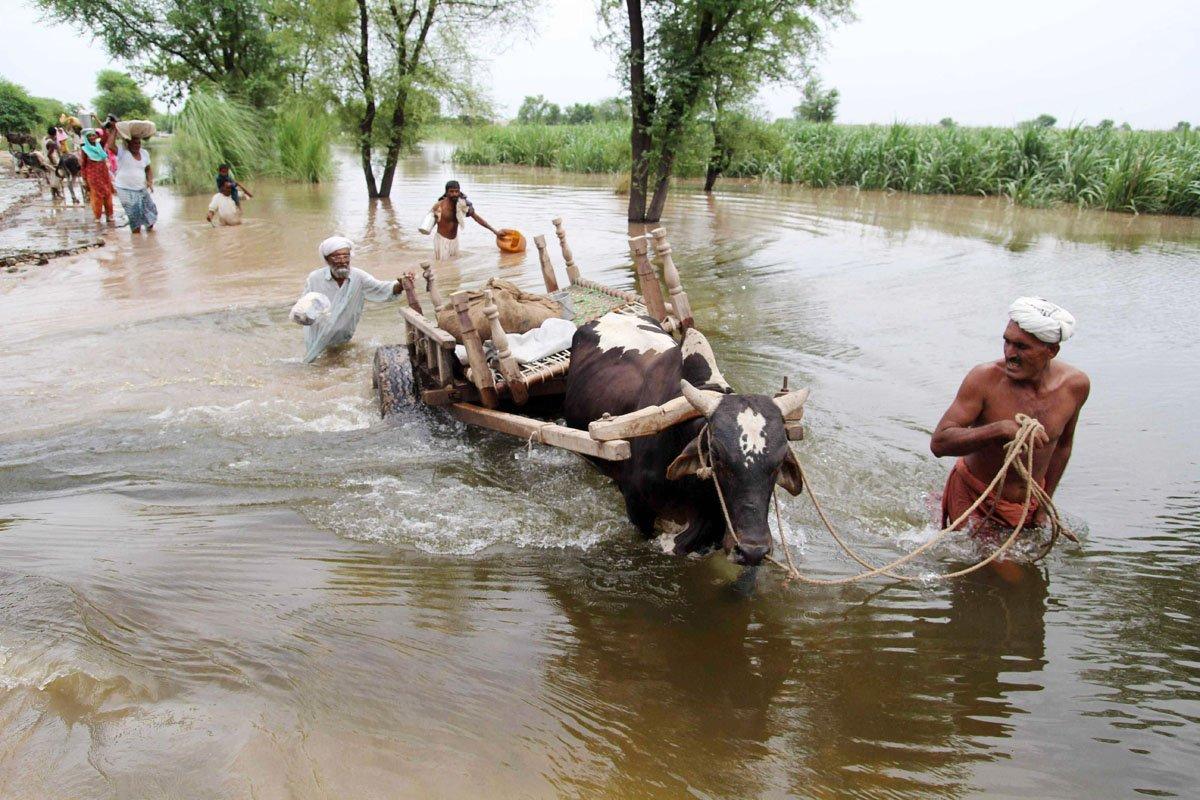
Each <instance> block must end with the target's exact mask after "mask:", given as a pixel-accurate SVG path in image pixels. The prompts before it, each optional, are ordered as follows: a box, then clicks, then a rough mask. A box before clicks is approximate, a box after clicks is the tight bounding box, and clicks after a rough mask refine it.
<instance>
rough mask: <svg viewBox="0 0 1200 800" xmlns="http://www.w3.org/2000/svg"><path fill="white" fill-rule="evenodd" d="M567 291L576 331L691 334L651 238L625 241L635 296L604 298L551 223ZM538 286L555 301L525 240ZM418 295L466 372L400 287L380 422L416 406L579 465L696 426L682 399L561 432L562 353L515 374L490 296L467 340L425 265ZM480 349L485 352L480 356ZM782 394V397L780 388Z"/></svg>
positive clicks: (543, 251)
mask: <svg viewBox="0 0 1200 800" xmlns="http://www.w3.org/2000/svg"><path fill="white" fill-rule="evenodd" d="M553 224H554V228H555V233H556V234H557V236H558V241H559V246H560V249H561V251H562V258H563V261H564V262H565V267H566V274H567V280H568V285H567V286H566V287H565V291H566V292H567V295H568V296H569V298H570V301H571V306H572V309H573V315H572V321H573V322H574V323H575V324H576V325H577V326H582V325H583V324H584V323H586V322H589V321H591V320H593V319H596V318H598V317H600V316H603V315H604V314H607V313H609V312H610V311H616V312H618V313H628V314H637V315H649V316H651V317H654V318H655V319H657V320H658V321H659V323H660V324H661V325H662V326H663V328H664V329H666V330H667V331H668V332H673V333H678V334H680V335H682V332H683V331H684V330H685V329H687V328H688V327H690V326H691V325H692V312H691V306H690V305H689V303H688V296H687V293H686V292H685V291H684V290H683V286H682V285H681V283H680V278H679V271H678V269H677V268H676V267H675V262H674V260H673V258H672V255H671V244H670V242H669V241H668V240H667V232H666V231H665V230H664V229H663V228H657V229H655V230H653V231H652V232H651V233H649V234H647V235H644V236H636V237H633V238H631V239H630V240H629V247H630V251H631V253H632V255H633V261H634V266H635V268H636V271H637V280H638V288H639V290H640V292H631V291H625V290H621V289H613V288H611V287H608V286H605V285H603V284H601V283H598V282H596V281H593V280H589V279H588V278H585V277H583V275H582V274H581V272H580V269H579V266H578V265H577V264H576V263H575V260H574V257H573V255H572V253H571V248H570V246H569V245H568V244H567V234H566V231H565V229H564V228H563V223H562V219H561V218H556V219H554V220H553ZM533 241H534V244H535V245H536V246H537V250H538V259H539V262H540V264H541V271H542V279H543V281H544V283H545V286H546V292H547V294H554V293H556V292H559V291H560V286H559V282H558V276H557V274H556V273H555V269H554V265H553V263H552V262H551V258H550V253H549V251H548V249H547V246H546V237H545V236H535V237H534V240H533ZM651 246H653V249H654V253H655V254H656V255H657V257H658V259H659V261H660V262H661V264H662V282H663V283H665V284H666V288H667V293H666V296H665V297H664V294H663V290H662V285H661V284H660V278H659V275H658V274H657V273H656V272H655V269H654V265H653V264H652V263H651V260H650V247H651ZM421 270H422V274H423V277H424V279H425V288H426V291H427V293H428V295H429V298H430V299H431V300H432V302H433V304H434V312H435V318H436V312H437V311H438V310H444V309H445V308H446V307H447V306H448V307H452V308H453V309H454V312H455V313H456V314H457V319H458V323H459V326H460V329H461V334H462V346H463V347H464V348H465V349H466V353H467V363H466V364H465V365H464V364H462V363H461V362H460V360H459V358H458V356H457V355H456V354H455V345H457V344H459V342H458V341H457V340H456V339H455V337H454V336H453V335H451V334H450V333H449V332H447V331H446V330H444V329H442V328H440V327H439V326H438V325H437V323H436V322H435V321H434V320H431V319H429V318H428V317H426V316H425V314H424V311H423V309H422V307H421V303H420V301H419V300H418V298H417V293H416V287H415V286H414V282H413V279H412V278H411V277H406V278H404V279H403V283H404V289H405V294H406V298H407V302H408V307H407V308H402V309H401V310H400V315H401V316H402V317H403V319H404V322H405V339H404V341H405V345H404V346H403V347H400V346H387V347H381V348H379V349H378V350H377V351H376V354H375V368H374V374H373V381H374V384H375V387H376V389H377V390H378V392H379V400H380V406H381V410H382V411H383V413H384V414H385V415H386V414H387V413H388V412H389V411H390V410H391V409H392V408H395V407H397V406H398V405H402V404H404V403H405V402H410V401H412V400H418V401H420V402H422V403H424V404H426V405H429V406H434V407H442V408H445V409H446V410H447V411H449V413H450V414H452V415H453V416H454V417H455V418H457V419H458V420H460V421H462V422H464V423H466V424H468V425H475V426H478V427H482V428H488V429H490V430H494V431H499V432H501V433H507V434H509V435H512V436H516V437H519V438H521V439H525V440H527V441H536V442H540V443H542V444H547V445H552V446H554V447H560V448H563V449H565V450H571V451H573V452H576V453H580V454H582V455H586V456H592V457H595V458H600V459H605V460H609V461H620V460H623V459H627V458H629V456H630V448H629V441H628V440H629V439H630V438H632V437H635V436H645V435H649V434H653V433H657V432H659V431H661V430H663V429H665V428H667V427H670V426H671V425H674V424H676V423H678V422H682V421H684V420H688V419H693V418H695V417H697V416H699V412H697V411H696V410H695V409H694V408H693V407H692V406H691V405H690V404H689V403H688V402H687V400H686V399H685V398H683V397H679V398H676V399H674V400H671V401H670V402H668V403H665V404H663V405H661V406H651V407H649V408H644V409H641V410H639V411H635V412H632V413H630V414H624V415H622V416H618V417H606V418H604V419H600V420H597V421H595V422H593V423H591V425H589V426H588V430H587V431H581V430H576V429H575V428H568V427H566V426H565V425H562V424H559V422H558V421H557V419H558V415H559V412H560V409H561V402H562V399H563V396H564V395H565V393H566V377H567V370H568V369H569V367H570V362H571V351H570V348H569V346H568V347H567V348H566V349H563V350H560V351H559V352H556V353H552V354H550V355H548V356H546V357H544V358H541V359H539V360H537V361H534V362H531V363H526V364H521V363H518V362H517V360H516V358H514V357H513V355H512V352H511V351H510V350H509V343H508V333H507V332H506V331H505V330H504V328H503V327H502V326H501V324H500V315H499V313H498V309H497V307H496V304H495V302H494V301H493V298H492V294H491V292H490V291H488V290H486V289H485V290H484V297H483V300H482V301H480V300H479V299H478V298H476V302H483V303H484V307H483V312H484V315H485V316H486V319H487V320H488V323H489V324H488V328H487V329H486V330H476V328H475V326H474V323H473V322H472V320H471V315H470V310H471V305H472V304H471V300H470V297H469V295H470V294H471V293H470V292H468V291H465V290H464V291H459V292H456V293H454V294H452V295H450V298H449V300H448V301H447V300H445V299H444V298H443V297H442V294H441V292H440V291H439V289H438V287H437V284H436V281H435V280H434V276H433V269H432V265H431V264H429V263H422V264H421ZM489 340H490V342H491V345H492V347H491V348H490V349H489V348H485V343H486V342H488V341H489ZM782 391H786V381H785V387H784V389H783V390H782ZM802 413H803V412H802V410H801V412H799V413H798V414H797V416H796V418H795V419H794V420H788V425H787V428H788V435H789V438H792V439H798V438H801V435H802V434H801V430H800V419H799V415H800V414H802Z"/></svg>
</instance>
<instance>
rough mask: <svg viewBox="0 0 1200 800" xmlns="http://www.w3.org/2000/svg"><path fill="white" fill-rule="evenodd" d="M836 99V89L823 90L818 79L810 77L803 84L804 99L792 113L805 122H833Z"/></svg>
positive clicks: (836, 104)
mask: <svg viewBox="0 0 1200 800" xmlns="http://www.w3.org/2000/svg"><path fill="white" fill-rule="evenodd" d="M838 100H839V93H838V90H837V89H830V90H829V91H824V90H823V89H822V88H821V81H820V80H819V79H817V78H810V79H809V80H808V82H807V83H805V84H804V99H803V100H801V101H800V105H798V106H796V108H795V110H794V111H793V113H794V114H795V115H796V116H797V117H798V118H800V119H802V120H804V121H805V122H833V118H834V117H836V116H837V107H838Z"/></svg>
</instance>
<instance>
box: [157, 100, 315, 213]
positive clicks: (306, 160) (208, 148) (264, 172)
mask: <svg viewBox="0 0 1200 800" xmlns="http://www.w3.org/2000/svg"><path fill="white" fill-rule="evenodd" d="M333 130H334V120H333V119H332V118H331V117H330V116H329V115H328V114H327V113H325V111H324V110H323V109H320V108H318V107H313V106H311V105H306V104H304V103H302V102H299V101H295V102H292V103H287V104H285V110H284V111H281V112H279V114H278V116H277V118H272V117H271V115H269V114H268V113H265V112H259V111H256V110H254V109H252V108H250V107H249V106H248V105H246V104H245V103H242V102H240V101H236V100H228V99H223V98H220V97H217V96H216V95H214V94H211V93H209V92H204V91H197V92H194V93H193V94H192V96H191V97H189V98H188V101H187V103H186V104H185V105H184V107H183V110H182V111H180V112H179V114H178V115H177V116H176V118H175V136H174V137H173V139H172V142H171V149H170V154H169V159H168V160H169V163H170V170H171V175H170V180H171V182H172V183H174V184H175V185H176V186H178V187H179V189H180V190H181V191H183V192H185V193H191V194H204V193H208V192H212V191H213V190H214V182H213V181H214V176H215V175H216V174H217V167H218V166H219V165H220V164H229V165H230V167H231V168H232V169H233V172H234V174H235V175H237V176H238V177H241V178H249V177H252V176H273V177H281V178H285V179H288V180H296V181H308V182H311V183H316V182H319V181H322V180H325V179H327V178H328V177H329V175H330V173H331V169H332V167H331V156H330V140H331V138H332V136H333Z"/></svg>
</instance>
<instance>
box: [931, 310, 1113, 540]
mask: <svg viewBox="0 0 1200 800" xmlns="http://www.w3.org/2000/svg"><path fill="white" fill-rule="evenodd" d="M1008 316H1009V323H1008V327H1006V328H1005V329H1004V358H1002V359H1000V360H998V361H989V362H987V363H985V364H980V365H979V366H977V367H975V368H974V369H972V370H971V371H970V372H969V373H968V374H967V377H966V378H965V379H964V380H963V382H962V386H961V387H960V388H959V390H958V396H957V397H955V398H954V402H953V403H951V405H950V408H949V409H947V411H946V413H945V415H943V416H942V419H941V422H939V423H938V426H937V429H936V430H934V432H933V438H932V441H931V442H930V450H932V451H933V454H934V455H935V456H939V457H940V456H959V459H958V462H957V463H956V464H955V465H954V469H953V470H952V471H951V472H950V477H949V479H948V480H947V481H946V491H945V493H944V494H943V496H942V524H943V525H947V524H949V523H950V522H952V521H953V520H955V519H957V518H958V517H959V516H960V515H961V514H962V513H963V512H965V511H966V510H967V508H969V507H970V506H971V504H972V503H973V502H974V501H975V500H976V499H977V498H978V497H979V496H980V495H982V494H983V492H984V490H985V489H986V488H987V484H989V483H990V482H991V480H992V478H994V477H995V476H996V473H997V472H999V471H1000V466H1001V464H1002V463H1003V461H1004V456H1005V452H1004V445H1006V444H1007V443H1008V442H1010V441H1012V439H1013V438H1014V437H1015V436H1016V434H1017V430H1018V428H1019V426H1018V425H1017V423H1016V421H1015V419H1014V418H1015V417H1016V416H1017V414H1025V415H1027V416H1030V417H1033V418H1034V419H1036V420H1038V421H1039V422H1041V423H1042V426H1043V427H1044V428H1045V434H1044V435H1038V436H1037V437H1035V439H1034V443H1033V444H1034V452H1033V475H1034V477H1035V478H1036V479H1037V480H1038V482H1039V483H1041V484H1042V486H1043V488H1045V490H1046V494H1048V495H1050V496H1053V495H1054V490H1055V489H1056V488H1058V482H1059V481H1060V480H1061V479H1062V476H1063V472H1065V471H1066V469H1067V462H1068V461H1069V460H1070V458H1071V446H1072V443H1073V441H1074V438H1075V425H1076V423H1078V422H1079V411H1080V409H1081V408H1083V404H1084V403H1085V402H1086V401H1087V398H1088V392H1089V391H1090V390H1091V383H1090V381H1089V380H1088V376H1087V375H1085V374H1084V373H1083V372H1082V371H1080V370H1078V369H1076V368H1075V367H1072V366H1071V365H1069V364H1065V363H1063V362H1061V361H1058V360H1057V359H1056V356H1057V355H1058V350H1059V346H1060V345H1061V344H1062V343H1063V342H1065V341H1067V339H1069V338H1071V335H1072V334H1073V333H1074V332H1075V318H1074V317H1073V316H1071V314H1070V313H1068V312H1067V311H1066V309H1064V308H1062V307H1061V306H1057V305H1055V304H1054V303H1051V302H1050V301H1048V300H1043V299H1042V298H1040V297H1020V298H1018V299H1017V300H1016V302H1014V303H1013V304H1012V306H1011V307H1010V308H1009V310H1008ZM997 494H998V496H993V497H991V498H989V499H988V500H985V501H984V502H983V503H982V504H980V507H979V508H978V509H977V510H976V512H975V513H974V514H973V515H972V516H971V518H970V519H968V520H966V521H964V522H963V523H962V525H968V524H969V525H970V526H971V528H972V530H974V531H975V532H980V531H983V530H985V529H986V528H988V527H990V528H992V530H995V529H997V528H1000V529H1003V528H1009V529H1011V528H1015V527H1016V526H1017V525H1019V524H1020V523H1021V522H1022V515H1023V513H1024V499H1025V486H1024V484H1023V483H1022V481H1021V478H1020V477H1019V476H1018V475H1017V473H1016V470H1012V471H1011V472H1010V473H1009V474H1008V476H1007V477H1006V479H1005V483H1004V485H1003V486H1001V487H999V488H998V489H997ZM1030 515H1031V516H1032V517H1033V519H1032V520H1027V521H1028V522H1033V523H1038V522H1041V521H1042V520H1043V519H1044V510H1043V509H1040V508H1038V507H1037V504H1036V503H1033V504H1032V505H1031V506H1030ZM962 525H960V527H962Z"/></svg>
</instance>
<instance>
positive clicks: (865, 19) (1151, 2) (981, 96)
mask: <svg viewBox="0 0 1200 800" xmlns="http://www.w3.org/2000/svg"><path fill="white" fill-rule="evenodd" d="M855 12H856V14H857V16H858V19H857V21H855V22H850V23H846V24H844V25H842V26H841V27H839V28H837V29H836V30H834V31H833V32H832V33H831V34H830V36H829V37H828V44H827V47H826V51H825V53H824V54H823V55H821V56H820V58H819V60H818V61H817V64H816V66H817V69H818V71H819V72H820V74H821V76H822V77H823V79H824V80H825V82H826V84H827V85H829V86H836V87H837V88H838V89H839V90H840V91H841V97H842V102H841V106H840V108H839V113H838V119H839V120H840V121H843V122H891V121H894V120H903V121H908V122H936V121H937V120H939V119H941V118H942V117H946V116H949V117H953V118H954V119H956V120H958V121H959V122H960V123H966V124H997V125H1007V124H1011V123H1013V122H1017V121H1020V120H1024V119H1029V118H1032V117H1035V116H1037V115H1038V114H1041V113H1049V114H1053V115H1054V116H1056V117H1058V119H1059V122H1060V124H1063V123H1067V122H1071V121H1088V122H1096V121H1099V120H1100V119H1103V118H1105V117H1110V118H1112V119H1114V120H1116V121H1117V122H1118V123H1120V122H1124V121H1128V122H1129V123H1131V124H1132V125H1134V126H1135V127H1147V128H1155V127H1159V128H1161V127H1171V126H1173V125H1174V124H1175V123H1176V122H1177V121H1179V120H1181V119H1187V120H1190V121H1191V122H1193V123H1194V124H1200V3H1198V2H1197V0H1141V2H1129V0H1005V2H981V1H980V0H857V2H856V3H855ZM536 19H537V24H536V28H535V29H534V30H530V31H528V32H525V31H520V32H517V33H515V34H512V35H510V36H509V40H510V41H509V42H508V44H507V46H506V47H505V49H504V50H503V51H502V52H500V53H499V54H498V55H491V57H490V61H489V60H486V59H487V58H488V53H487V48H485V47H483V46H482V45H483V44H484V43H482V42H480V43H478V44H479V45H480V46H479V48H478V49H477V51H476V52H475V53H474V54H472V57H476V58H479V59H481V61H480V68H479V69H478V70H477V71H476V75H477V76H478V78H479V80H480V82H482V83H483V84H484V85H485V87H490V91H491V95H492V97H493V99H494V100H495V101H496V103H497V105H498V107H499V110H500V111H501V113H502V114H506V115H509V116H511V115H513V114H515V113H516V109H517V107H518V106H519V105H520V103H521V99H522V98H523V97H524V96H525V95H527V94H543V95H545V96H546V97H547V98H548V99H549V100H551V101H554V102H557V103H559V104H562V105H566V104H568V103H571V102H576V101H590V100H598V99H601V98H603V97H606V96H610V95H613V94H617V93H618V92H620V88H621V87H620V82H619V80H618V77H617V75H616V74H615V71H614V68H613V62H612V58H611V56H610V55H609V54H608V53H607V52H606V51H605V50H603V49H601V48H600V47H598V46H597V45H596V44H595V43H594V39H595V37H596V36H597V35H598V33H599V27H598V25H597V23H596V15H595V11H594V2H593V0H543V3H542V6H541V9H540V10H539V12H538V13H537V14H536ZM0 36H2V37H3V46H2V47H0V75H3V76H4V77H5V78H8V79H9V80H13V81H16V82H17V83H20V84H22V85H24V86H25V87H26V88H28V89H29V90H30V91H31V92H32V93H33V94H36V95H42V96H52V97H58V98H61V99H63V100H67V101H79V102H86V101H87V100H89V99H90V98H91V97H92V96H93V95H94V94H95V89H94V83H93V78H94V76H95V73H96V72H97V71H98V70H100V69H102V68H104V67H106V66H110V65H111V62H110V60H109V59H108V58H107V56H106V55H105V53H104V50H103V48H102V47H100V46H99V45H98V44H96V43H94V42H90V41H89V40H88V39H87V38H86V37H81V36H80V35H79V34H78V33H77V32H76V31H75V30H74V29H72V28H70V27H67V26H63V25H55V24H52V23H50V22H48V21H44V20H42V19H41V14H40V12H38V11H35V10H34V7H33V5H32V4H31V3H29V2H28V0H0ZM798 96H799V91H798V90H797V89H796V88H794V87H774V88H770V89H767V90H765V91H764V92H763V93H762V94H761V96H760V98H759V101H760V104H761V105H762V106H763V108H764V109H765V110H766V111H767V112H768V113H769V114H770V115H771V116H783V115H788V114H790V113H791V109H792V107H793V106H794V105H795V104H796V102H797V99H798Z"/></svg>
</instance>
